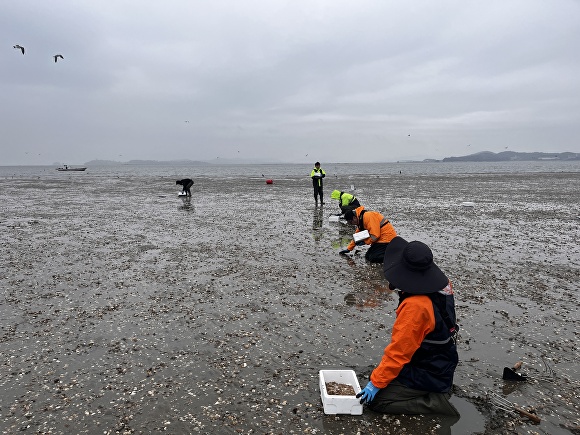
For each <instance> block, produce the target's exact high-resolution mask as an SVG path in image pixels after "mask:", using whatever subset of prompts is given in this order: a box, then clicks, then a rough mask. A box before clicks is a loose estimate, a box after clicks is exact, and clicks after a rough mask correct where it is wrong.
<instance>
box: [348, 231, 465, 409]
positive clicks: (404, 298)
mask: <svg viewBox="0 0 580 435" xmlns="http://www.w3.org/2000/svg"><path fill="white" fill-rule="evenodd" d="M383 272H384V275H385V278H386V279H387V280H388V281H389V288H390V289H392V290H395V289H396V290H398V293H399V305H398V307H397V310H396V318H395V323H394V325H393V330H392V335H391V342H390V343H389V344H388V345H387V347H386V348H385V350H384V353H383V357H382V359H381V362H380V363H379V365H378V366H377V367H376V368H375V369H374V370H373V371H372V373H371V375H370V381H369V382H368V384H367V385H366V387H365V388H364V389H363V390H361V391H360V392H359V393H358V394H357V395H356V397H358V398H360V399H361V400H360V403H366V404H367V405H368V407H369V408H370V409H372V410H373V411H376V412H381V413H385V414H442V415H452V416H456V417H457V416H459V413H458V412H457V409H455V407H454V406H453V405H452V404H451V403H450V402H449V398H450V397H451V393H450V391H451V387H452V385H453V375H454V373H455V368H456V367H457V363H458V361H459V357H458V354H457V347H456V346H455V337H456V334H457V331H458V330H459V327H458V326H457V324H456V323H455V322H456V318H455V300H454V295H453V288H452V285H451V281H449V279H448V278H447V277H446V276H445V274H444V273H443V272H442V271H441V269H439V267H437V265H436V264H435V263H434V262H433V253H432V252H431V249H430V248H429V247H428V246H427V245H425V244H424V243H422V242H418V241H414V242H407V241H406V240H404V239H403V238H401V237H395V238H394V239H393V240H392V241H391V243H389V246H387V249H386V251H385V260H384V263H383Z"/></svg>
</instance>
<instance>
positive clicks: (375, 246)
mask: <svg viewBox="0 0 580 435" xmlns="http://www.w3.org/2000/svg"><path fill="white" fill-rule="evenodd" d="M344 219H345V220H346V221H347V222H348V223H350V224H352V225H356V227H357V228H356V231H355V233H358V232H359V231H364V230H367V231H368V232H369V234H370V237H368V238H366V239H364V240H360V241H358V242H356V243H355V241H354V240H351V242H350V243H349V244H348V246H347V247H346V249H343V250H342V251H340V254H348V253H349V252H350V251H352V250H353V249H354V247H355V246H356V245H364V244H366V245H371V246H370V248H369V249H368V250H367V252H366V254H365V258H366V259H367V260H368V261H370V262H371V263H382V262H383V258H384V256H385V249H386V247H387V245H388V244H389V242H390V241H391V240H392V239H393V238H394V237H396V236H397V232H396V231H395V227H393V224H391V223H390V222H389V220H388V219H387V218H386V217H384V216H383V215H382V214H381V213H379V212H378V211H371V210H365V208H364V206H362V205H361V206H360V207H357V208H355V209H354V210H348V211H347V212H346V213H345V214H344Z"/></svg>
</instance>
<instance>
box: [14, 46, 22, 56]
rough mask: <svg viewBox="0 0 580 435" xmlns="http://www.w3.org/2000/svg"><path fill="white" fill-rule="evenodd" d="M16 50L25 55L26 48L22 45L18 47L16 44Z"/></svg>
mask: <svg viewBox="0 0 580 435" xmlns="http://www.w3.org/2000/svg"><path fill="white" fill-rule="evenodd" d="M14 48H16V49H17V50H20V51H21V52H22V54H24V47H23V46H22V45H18V44H16V45H15V46H14Z"/></svg>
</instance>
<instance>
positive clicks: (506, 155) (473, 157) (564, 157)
mask: <svg viewBox="0 0 580 435" xmlns="http://www.w3.org/2000/svg"><path fill="white" fill-rule="evenodd" d="M542 160H557V161H573V160H580V153H571V152H564V153H539V152H538V153H519V152H515V151H502V152H501V153H493V152H491V151H482V152H479V153H475V154H469V155H467V156H460V157H445V158H443V159H441V160H437V159H425V160H400V161H399V162H398V163H440V162H514V161H542ZM283 163H284V162H280V161H268V160H263V159H257V160H249V159H228V158H223V159H219V158H216V159H213V160H211V161H202V160H187V159H184V160H128V161H126V162H118V161H115V160H91V161H89V162H86V163H85V164H84V166H119V165H135V166H138V165H141V166H168V165H171V166H207V165H214V164H217V165H252V164H253V165H255V164H283ZM334 163H337V162H334Z"/></svg>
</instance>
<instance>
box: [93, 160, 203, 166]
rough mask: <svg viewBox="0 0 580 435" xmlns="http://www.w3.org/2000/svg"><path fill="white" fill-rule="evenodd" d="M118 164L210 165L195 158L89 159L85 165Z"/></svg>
mask: <svg viewBox="0 0 580 435" xmlns="http://www.w3.org/2000/svg"><path fill="white" fill-rule="evenodd" d="M118 165H143V166H155V165H163V166H167V165H174V166H206V165H211V163H209V162H201V161H197V160H166V161H159V160H129V161H127V162H117V161H115V160H91V161H90V162H86V163H85V166H118Z"/></svg>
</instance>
